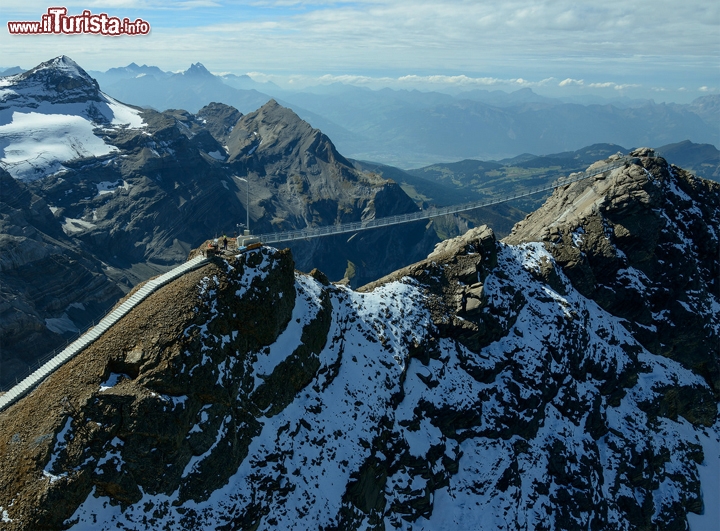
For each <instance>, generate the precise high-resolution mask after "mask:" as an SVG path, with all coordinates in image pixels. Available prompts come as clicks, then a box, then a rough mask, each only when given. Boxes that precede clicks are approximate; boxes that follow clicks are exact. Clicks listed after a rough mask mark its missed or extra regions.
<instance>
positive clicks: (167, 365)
mask: <svg viewBox="0 0 720 531" xmlns="http://www.w3.org/2000/svg"><path fill="white" fill-rule="evenodd" d="M637 155H638V159H637V161H636V162H634V163H633V164H630V165H628V166H627V167H626V168H623V169H620V170H616V171H615V172H613V173H612V174H610V175H608V176H606V177H605V178H604V180H603V179H598V180H596V181H595V182H591V183H589V186H588V187H587V188H585V189H584V190H581V191H576V190H575V188H574V186H575V185H571V186H570V187H568V188H566V189H564V190H561V191H560V192H558V194H557V195H556V196H554V198H553V199H551V200H550V201H549V202H548V204H547V205H546V207H547V209H548V210H549V211H551V210H552V208H553V207H552V204H553V202H555V203H557V204H562V205H565V209H563V210H562V212H561V214H562V213H564V214H565V215H564V217H563V218H562V219H563V220H567V222H568V223H571V222H573V220H575V221H574V222H575V223H580V222H582V219H583V214H582V209H583V208H584V207H583V205H586V203H587V201H589V202H590V203H593V204H595V203H597V204H598V208H596V209H595V210H594V211H593V209H592V208H590V210H589V211H588V214H587V215H585V216H584V217H585V218H586V222H585V223H586V224H585V225H584V226H585V227H587V228H586V229H584V230H585V232H584V233H579V231H575V233H571V234H566V235H565V236H564V239H563V242H565V241H569V242H572V241H573V235H574V234H584V235H592V234H593V233H592V232H591V230H590V229H592V226H593V225H592V223H591V218H592V219H595V220H596V222H598V223H602V222H603V220H604V219H606V216H608V217H609V216H614V217H612V219H613V226H612V229H613V230H612V232H610V231H609V230H605V231H602V232H598V233H597V234H596V236H597V238H595V239H593V240H591V239H590V237H589V236H586V237H588V240H586V241H588V242H599V241H600V240H601V239H604V240H607V242H609V243H608V244H607V245H611V246H612V248H613V249H614V250H617V249H620V250H622V253H623V254H624V256H622V255H621V256H620V257H619V258H617V260H624V261H623V262H622V269H624V270H629V269H630V268H635V269H637V270H638V271H639V270H640V266H641V265H642V266H643V267H646V268H647V267H649V264H650V263H652V261H653V259H652V258H648V257H647V256H645V254H643V253H638V254H633V253H632V249H633V247H632V246H630V245H627V244H626V243H625V242H627V241H629V240H627V239H625V240H623V239H622V238H629V237H630V236H629V235H630V234H632V232H631V231H632V230H633V229H635V228H636V226H635V225H633V224H632V221H633V219H634V218H633V215H632V214H633V212H635V209H641V208H644V207H643V205H647V204H648V202H647V201H648V197H647V195H646V194H645V193H643V192H648V190H650V191H653V190H655V189H656V188H657V195H656V196H655V198H654V199H653V201H655V202H654V203H652V205H653V206H652V208H650V209H649V210H650V212H652V213H654V214H657V215H658V216H659V217H660V218H661V219H663V220H665V215H666V214H667V210H668V209H673V210H675V212H676V218H670V221H672V220H673V219H677V220H678V221H677V224H675V225H670V221H667V220H665V223H668V227H673V228H674V229H678V230H679V228H680V224H679V223H680V222H681V221H683V220H686V221H687V219H689V218H686V216H692V217H693V219H695V220H696V222H695V223H693V224H692V226H696V225H698V223H700V222H702V223H704V224H705V225H703V226H707V227H711V226H713V224H716V221H715V219H716V217H715V216H716V215H717V210H716V209H715V208H714V207H713V206H712V205H714V204H715V203H714V201H717V196H718V191H717V190H716V189H715V188H712V187H709V186H708V184H707V183H705V182H703V181H697V182H696V181H694V180H692V179H690V178H689V177H687V176H686V177H685V178H684V179H683V177H681V173H680V172H679V170H677V169H675V168H668V167H667V165H663V163H662V161H660V160H658V159H653V158H651V157H648V156H646V155H648V153H646V152H639V153H637ZM646 170H647V171H646ZM663 172H664V173H663ZM663 175H664V177H663ZM663 179H664V180H663ZM683 182H684V183H685V184H683ZM688 183H694V188H693V187H689V188H682V187H683V186H686V185H688ZM675 187H677V190H676V189H675ZM691 189H694V190H696V192H693V193H694V194H695V195H691V193H690V191H687V190H691ZM588 190H590V191H588ZM679 190H686V191H685V194H686V195H687V196H688V197H690V198H691V199H692V198H694V199H692V200H693V201H694V203H692V204H689V203H688V204H685V203H683V202H687V201H688V199H687V198H686V197H685V195H683V194H681V193H680V192H679ZM697 190H703V192H702V193H700V192H697ZM576 192H577V193H576ZM591 192H592V193H593V194H597V195H598V197H601V198H604V199H603V201H600V203H598V202H597V198H594V196H591ZM653 193H655V192H653ZM613 198H616V199H619V198H624V199H623V200H622V201H621V200H615V199H613ZM605 202H606V203H605ZM601 204H602V205H605V204H606V205H607V207H608V209H602V208H600V207H599V205H601ZM610 205H623V208H624V210H622V211H612V209H610V208H609V207H610ZM618 208H619V207H618ZM696 209H697V210H698V211H699V212H696ZM593 212H594V213H593ZM623 213H624V214H626V215H627V216H628V218H627V219H625V218H624V217H623ZM592 216H597V217H596V218H593V217H592ZM668 216H669V215H668ZM570 226H572V225H567V226H566V225H561V226H560V229H559V230H564V229H565V227H570ZM620 226H622V227H624V228H625V229H626V230H627V233H625V232H623V231H622V230H621V229H620V228H618V227H620ZM642 226H644V225H642ZM698 226H699V225H698ZM699 227H700V228H702V226H699ZM530 230H531V226H530V223H529V220H526V222H525V223H524V224H522V225H520V226H518V228H517V230H516V231H515V235H514V236H512V238H518V239H519V238H520V234H522V233H523V231H530ZM553 230H554V229H552V228H551V229H550V231H549V232H548V233H547V234H545V233H544V232H543V231H542V230H540V231H538V237H537V238H535V240H541V241H529V242H514V243H510V242H509V241H505V242H500V241H496V239H495V237H494V235H493V233H492V231H491V230H490V229H488V228H480V229H474V230H472V231H470V232H468V233H467V234H466V235H464V236H462V237H459V238H456V239H454V240H450V241H447V242H444V243H443V244H441V245H439V246H438V247H437V248H436V249H435V251H434V252H433V253H432V254H431V255H430V256H428V258H427V259H425V260H423V261H420V262H418V263H416V264H414V265H412V266H409V267H407V268H404V269H402V270H399V271H398V272H396V273H393V274H392V275H390V276H388V277H385V278H383V279H381V280H379V281H377V282H375V283H374V284H372V285H369V286H366V287H365V288H363V289H362V290H359V291H352V290H350V289H348V288H346V287H343V286H337V285H333V284H331V283H329V282H328V281H327V278H326V277H325V275H323V274H322V273H320V272H318V271H314V272H312V273H311V274H310V275H306V274H302V273H299V272H297V271H293V266H294V264H293V260H292V258H291V255H290V253H289V252H288V251H277V250H274V249H272V248H262V249H260V250H257V251H254V252H250V253H247V254H244V255H240V256H238V257H233V258H228V259H216V260H215V261H214V262H212V263H211V264H209V265H207V266H205V267H204V268H202V269H200V270H197V271H195V272H193V273H190V274H188V275H186V276H184V277H182V278H181V279H178V280H177V281H175V282H174V283H172V284H169V285H167V286H165V287H164V288H162V289H161V290H159V291H158V292H157V293H155V294H153V295H152V296H151V297H150V298H149V299H148V300H146V301H145V302H143V303H142V304H141V305H140V306H139V307H138V308H136V309H135V310H134V311H133V312H131V313H130V314H129V315H128V316H126V317H125V319H124V320H123V321H121V322H120V323H118V325H117V326H116V327H114V328H113V329H112V330H110V331H109V332H108V333H107V334H106V335H105V336H103V337H102V338H100V340H98V341H97V342H96V343H94V344H93V345H92V346H91V347H90V348H88V349H87V350H86V351H85V352H83V353H82V354H80V355H79V356H78V357H77V358H76V359H74V360H73V361H71V362H69V363H68V364H66V365H65V366H64V367H62V368H61V369H59V370H58V371H57V372H56V373H55V374H54V375H53V376H52V377H50V378H49V379H48V380H47V381H46V382H45V383H43V384H42V385H41V386H40V387H39V388H38V389H37V390H36V391H35V392H33V393H32V394H30V395H29V396H27V397H26V398H25V399H23V400H22V401H20V402H18V403H17V404H15V405H14V406H12V407H11V408H9V409H8V410H6V411H4V412H2V413H0V459H2V462H3V463H4V464H3V466H2V467H1V468H0V514H2V518H3V521H4V524H5V525H6V526H7V528H8V529H37V528H47V529H60V528H69V529H86V528H89V527H92V528H93V529H108V530H109V529H117V528H127V529H158V528H172V529H187V530H190V529H208V528H211V529H238V530H239V529H308V528H310V527H313V528H314V527H319V528H320V529H359V528H365V529H396V528H398V529H399V528H402V529H418V530H420V529H449V528H462V529H490V528H492V529H526V528H533V529H579V528H582V529H588V528H589V529H617V530H620V529H623V530H624V529H649V528H655V527H657V528H662V529H684V528H686V526H687V524H688V522H690V524H692V525H693V526H695V527H697V528H703V525H706V526H707V525H708V522H716V521H717V520H716V519H715V520H713V518H715V516H717V515H716V514H715V513H713V507H714V494H715V491H713V490H712V489H713V487H712V485H713V481H714V479H713V477H714V475H716V472H717V469H718V466H720V463H719V462H718V459H717V456H718V455H719V454H720V423H719V422H718V397H717V394H716V391H715V389H714V388H713V386H714V381H713V379H712V372H711V371H710V372H708V367H712V366H713V363H715V364H716V363H717V358H718V352H717V350H708V351H706V352H705V353H704V358H703V361H702V362H698V363H696V361H695V360H696V358H695V356H699V355H700V353H699V351H696V350H694V348H695V344H699V343H701V342H708V344H710V343H711V342H712V340H713V337H715V336H714V334H716V333H717V332H716V329H715V328H713V327H714V326H715V323H717V319H718V307H720V305H719V304H718V295H717V293H716V292H715V291H713V290H712V289H710V288H708V289H707V290H706V292H703V293H702V294H699V293H698V287H697V286H698V285H699V284H698V283H699V282H700V280H699V279H701V278H703V277H702V275H703V274H704V273H703V272H702V271H699V272H698V275H699V277H698V280H695V281H694V282H690V283H688V284H685V285H676V286H674V287H673V289H674V290H675V291H673V292H672V293H673V296H674V297H676V298H677V299H678V300H679V301H682V302H685V301H686V300H688V301H689V300H691V298H693V299H692V300H695V299H694V297H697V298H698V299H699V300H703V301H708V304H709V305H710V306H709V309H708V312H709V313H708V314H707V315H706V317H705V318H706V320H707V323H708V325H709V326H706V327H701V328H695V330H694V338H695V342H690V341H686V343H687V344H688V349H684V348H683V345H682V344H680V343H676V344H675V345H674V347H673V348H672V349H666V350H663V349H658V350H656V351H654V350H653V349H654V348H655V346H656V343H654V342H652V341H648V336H649V335H650V334H651V332H652V333H653V334H656V335H658V336H659V335H660V334H661V332H660V330H661V326H665V325H661V323H662V322H663V321H669V322H670V321H675V322H674V324H675V327H676V328H678V329H679V328H681V327H683V326H687V325H686V324H683V323H685V322H686V321H684V320H683V319H686V318H687V316H686V315H685V314H683V313H679V312H676V311H674V310H673V309H672V307H670V308H669V309H668V311H664V310H663V309H660V308H658V307H655V306H653V307H652V308H651V310H652V311H650V310H649V311H650V313H651V318H652V321H651V322H650V324H646V323H645V322H639V321H637V317H635V314H632V315H633V317H632V319H631V318H630V317H628V314H626V313H623V312H622V311H618V310H617V308H618V301H619V298H620V297H621V294H620V293H617V294H616V297H617V299H612V298H611V299H610V303H609V302H608V301H607V299H605V298H602V297H599V296H598V295H597V292H601V290H599V289H598V288H597V286H598V284H599V283H600V282H601V281H599V280H597V279H598V278H604V277H600V276H599V273H598V274H596V273H593V275H596V276H595V277H593V278H594V280H593V278H591V280H592V282H590V281H588V280H587V278H586V276H587V273H586V274H585V275H578V271H579V270H580V269H579V268H581V267H582V263H583V260H587V261H588V265H587V266H586V267H587V268H589V269H590V271H594V269H593V267H595V262H593V259H591V257H594V256H596V254H597V251H595V252H593V251H592V250H593V249H596V248H599V245H600V244H599V243H596V245H595V247H593V246H592V245H589V244H588V245H586V246H585V247H582V253H583V254H582V255H581V254H578V255H577V260H576V262H578V263H579V265H578V263H575V262H572V261H569V260H564V258H563V257H564V256H565V255H564V254H562V251H563V249H565V248H566V246H567V245H569V244H565V245H563V242H560V241H559V240H558V239H557V238H554V236H553V235H555V234H556V233H555V232H552V231H553ZM659 232H660V233H662V231H661V230H660V231H659ZM562 234H565V233H564V232H562ZM601 234H602V236H601ZM616 234H617V235H618V236H616ZM672 237H673V236H670V235H668V236H667V238H672ZM568 238H569V240H568ZM530 239H532V238H530ZM575 245H576V246H580V245H581V242H580V241H579V240H578V239H577V238H576V243H575ZM695 245H697V244H695ZM656 248H657V249H662V245H660V246H656ZM658 252H660V251H658ZM686 254H687V253H686ZM616 256H617V252H616ZM698 256H699V255H698ZM679 258H681V257H679V256H677V255H673V254H668V255H658V256H656V258H655V261H656V262H659V260H662V261H663V264H662V265H664V266H665V267H666V268H670V269H674V268H676V267H677V268H680V267H681V266H682V262H678V263H675V260H678V259H679ZM682 258H685V259H692V260H694V259H695V258H696V256H695V255H693V256H690V257H689V258H688V257H687V256H683V257H682ZM671 259H672V260H673V261H672V263H671V262H670V260H671ZM698 260H700V259H699V258H698ZM698 263H699V264H702V263H704V262H702V260H700V261H699V262H698ZM683 271H685V270H684V269H683ZM626 274H630V273H618V274H617V275H616V277H617V278H618V279H619V280H622V278H623V276H624V275H626ZM682 274H687V273H682ZM635 275H637V276H639V273H635ZM649 275H650V273H648V274H647V276H648V278H651V277H650V276H649ZM640 284H641V283H640V281H638V284H637V290H640V289H641V288H640ZM642 285H643V286H645V287H646V290H647V289H650V288H651V287H652V285H651V284H642ZM612 286H613V287H615V288H616V291H619V288H618V287H617V286H616V285H614V284H613V285H612ZM637 290H634V291H632V292H630V293H628V295H627V299H626V300H627V305H628V306H630V305H631V303H633V302H635V299H637V298H640V297H639V295H641V296H642V297H650V296H651V295H650V294H648V292H647V291H641V292H640V293H639V294H638V293H637ZM701 295H702V296H701ZM613 301H614V302H613ZM653 304H655V303H653ZM668 304H670V303H668ZM685 304H686V305H688V306H689V307H690V308H692V307H691V306H690V304H691V302H685ZM670 306H672V305H670ZM681 306H683V307H684V305H682V304H681ZM620 307H621V308H622V309H623V310H627V309H626V308H625V307H623V306H620ZM699 308H700V309H701V310H702V308H703V307H699ZM627 311H630V310H627ZM687 313H694V311H693V310H691V309H688V310H687ZM638 323H640V324H644V326H645V327H646V328H648V329H651V327H652V326H655V329H654V331H653V330H647V331H646V332H647V333H646V334H645V335H643V334H640V333H639V332H638V328H637V325H638ZM667 326H670V325H667ZM663 337H664V336H663ZM658 343H663V344H665V343H664V342H663V341H661V340H658ZM686 350H687V352H688V353H690V354H687V357H686ZM40 410H42V411H43V415H38V414H37V412H38V411H40ZM703 515H704V516H703ZM703 518H704V519H703Z"/></svg>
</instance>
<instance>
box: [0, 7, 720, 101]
mask: <svg viewBox="0 0 720 531" xmlns="http://www.w3.org/2000/svg"><path fill="white" fill-rule="evenodd" d="M95 4H97V2H93V1H88V2H86V3H82V4H81V3H74V2H73V3H70V4H69V5H68V6H67V7H68V10H69V12H70V13H74V12H81V11H82V10H83V9H86V8H90V9H95V8H96V7H95ZM46 7H47V6H46V5H45V4H43V3H39V2H35V1H30V2H20V1H19V0H11V1H9V2H6V3H4V4H3V11H4V14H5V17H7V20H28V19H30V20H32V19H35V18H39V16H40V15H41V14H42V13H43V12H44V10H45V9H46ZM172 7H173V10H172V11H171V10H169V9H168V4H167V3H165V2H140V1H137V0H123V1H116V2H110V3H107V2H105V3H104V4H103V6H102V8H103V9H107V11H108V13H109V14H112V15H116V16H120V17H123V16H128V17H129V18H131V19H134V18H136V17H142V18H143V19H145V20H148V21H149V22H150V23H151V24H152V32H151V34H150V35H149V36H148V37H147V38H143V39H124V38H120V39H110V38H98V37H96V36H72V37H70V36H43V37H22V36H11V35H8V34H7V32H6V31H3V32H0V45H1V46H2V48H3V51H4V52H6V53H4V54H3V55H4V56H5V57H6V59H5V61H8V60H9V59H8V58H13V59H15V60H16V61H17V64H20V65H21V66H24V67H25V68H28V67H30V66H32V65H33V64H37V63H38V62H40V61H41V60H44V59H46V58H47V50H48V49H49V48H53V49H55V50H57V51H58V52H59V53H64V54H67V55H71V56H72V57H74V58H75V59H76V60H78V61H80V62H81V63H82V64H84V65H87V66H86V67H87V68H90V69H95V70H105V69H107V68H109V67H111V66H115V65H117V64H127V63H129V62H131V61H137V60H138V58H140V57H142V61H143V62H147V63H148V64H156V65H158V66H160V67H161V68H163V69H166V70H179V69H181V68H183V67H184V66H185V65H186V64H187V62H188V60H191V61H193V62H195V61H202V62H203V64H205V65H206V66H207V67H208V68H209V69H210V70H211V71H215V72H224V71H227V72H233V73H236V74H242V73H246V72H262V73H264V74H265V75H268V76H273V77H272V80H273V81H274V82H276V83H279V84H282V83H283V82H286V83H291V82H295V83H297V82H299V81H298V79H297V76H300V77H302V76H311V77H313V78H315V79H317V78H322V77H323V76H326V75H329V76H340V77H343V76H349V77H351V78H353V79H355V81H353V82H354V83H360V84H362V83H365V84H367V83H370V82H373V83H375V82H377V83H383V82H384V83H387V86H395V85H405V86H407V85H409V86H410V87H411V88H421V89H424V88H428V87H429V86H435V88H437V87H438V86H439V85H447V86H453V85H456V84H468V85H483V86H484V85H490V86H496V87H498V88H513V87H514V88H518V87H524V86H532V87H535V86H542V87H543V89H544V90H545V91H546V92H547V94H548V95H553V96H559V95H563V94H575V93H587V92H588V91H593V92H594V93H599V94H603V93H605V94H608V95H609V94H613V93H617V92H618V91H621V92H625V93H626V94H627V95H628V96H631V97H651V96H654V97H659V98H661V99H665V100H666V101H690V100H691V99H692V98H693V97H696V96H698V95H700V94H699V92H700V91H701V89H702V91H703V92H705V93H708V92H709V93H713V92H717V91H718V90H719V88H720V79H719V76H718V73H717V68H716V66H717V50H718V49H720V34H719V33H718V32H717V26H718V23H720V9H719V8H718V7H717V6H716V5H714V3H711V2H704V1H701V0H690V1H687V2H683V4H682V10H681V11H679V9H678V5H677V4H676V3H673V2H649V1H644V0H643V1H639V2H632V3H628V2H620V1H618V0H611V1H608V2H604V3H602V4H597V3H591V2H587V1H584V2H568V1H560V2H552V3H548V2H540V1H536V0H522V1H509V2H500V1H497V0H492V1H488V2H482V3H478V2H464V1H459V0H458V1H451V2H446V1H442V2H440V1H437V0H434V1H412V2H411V1H409V0H398V1H392V2H390V1H389V0H374V1H358V2H342V1H341V2H324V1H316V2H311V3H306V2H299V1H298V2H292V1H291V2H285V1H263V2H255V3H252V4H251V5H249V4H246V3H240V4H238V3H235V2H228V1H223V0H214V1H198V2H181V3H173V6H172ZM0 66H2V67H10V66H14V64H6V65H0ZM368 79H369V80H370V81H368ZM567 80H573V81H575V82H568V83H565V81H567ZM308 84H312V83H308Z"/></svg>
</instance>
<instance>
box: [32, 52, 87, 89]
mask: <svg viewBox="0 0 720 531" xmlns="http://www.w3.org/2000/svg"><path fill="white" fill-rule="evenodd" d="M48 70H49V71H52V72H54V73H58V74H62V75H63V76H65V77H70V78H80V79H83V80H85V81H88V82H89V83H93V84H95V80H94V79H93V78H92V77H90V75H89V74H88V73H87V72H86V71H85V70H83V68H82V67H81V66H80V65H79V64H77V63H76V62H75V61H73V60H72V59H71V58H69V57H68V56H67V55H60V56H58V57H55V58H54V59H50V60H49V61H45V62H44V63H40V64H39V65H38V66H36V67H35V68H33V69H31V70H29V71H27V72H25V74H23V75H24V77H25V78H29V77H31V76H33V75H37V74H40V73H41V72H45V71H48Z"/></svg>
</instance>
